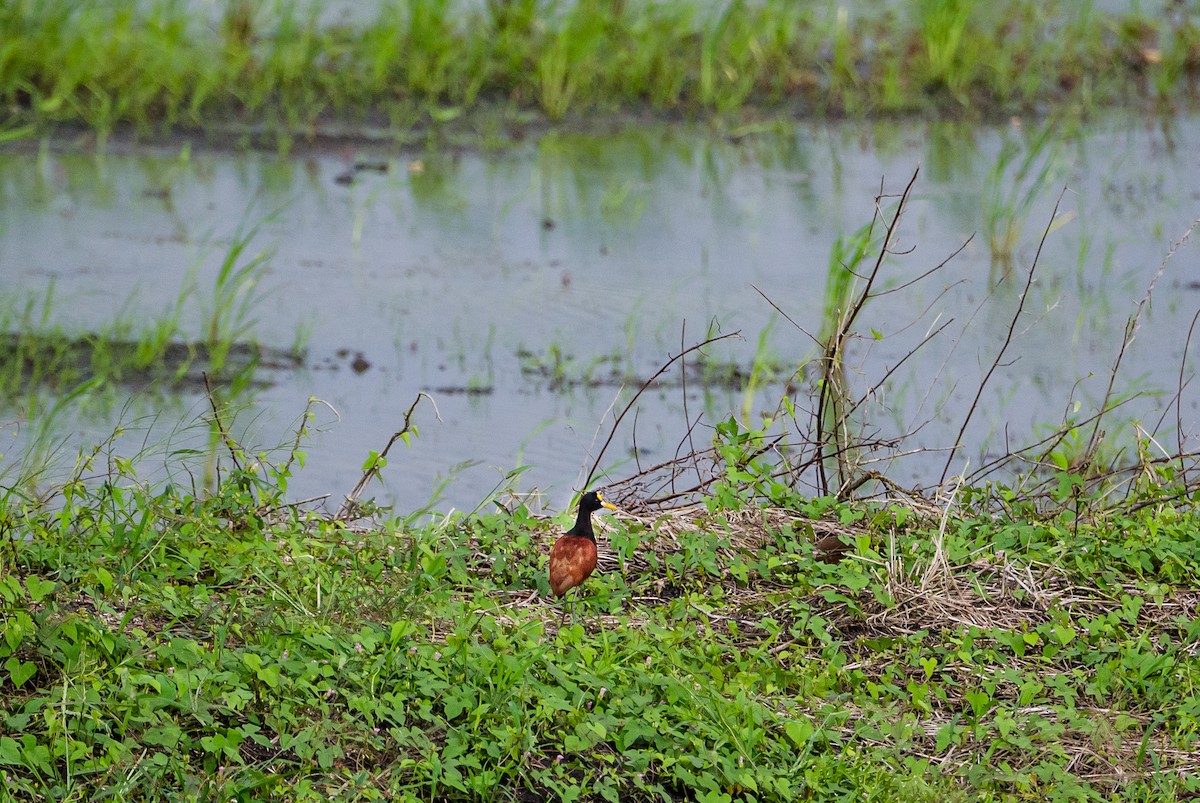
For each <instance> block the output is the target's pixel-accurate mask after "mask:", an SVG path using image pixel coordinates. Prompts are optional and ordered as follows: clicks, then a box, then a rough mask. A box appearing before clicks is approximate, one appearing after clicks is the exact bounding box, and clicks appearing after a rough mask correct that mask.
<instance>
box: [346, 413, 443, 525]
mask: <svg viewBox="0 0 1200 803" xmlns="http://www.w3.org/2000/svg"><path fill="white" fill-rule="evenodd" d="M423 398H424V399H429V403H430V404H432V405H433V414H434V415H435V416H436V417H437V420H438V421H441V420H442V414H441V412H440V411H439V410H438V407H437V402H436V401H434V400H433V397H432V396H430V395H429V394H428V393H426V392H425V391H421V392H419V393H418V394H417V398H415V399H413V403H412V404H411V405H410V406H409V408H408V411H407V412H406V413H405V414H404V425H403V426H401V427H400V431H399V432H396V433H394V434H393V435H392V437H391V438H390V439H389V440H388V442H387V446H384V447H383V451H382V452H380V453H379V455H378V456H377V457H376V458H375V459H374V460H372V461H371V464H370V465H369V466H367V468H366V470H365V471H363V475H362V478H361V479H359V481H358V483H357V484H356V485H355V486H354V488H353V489H352V490H351V491H350V493H348V494H346V498H345V499H344V500H343V501H342V506H341V508H340V509H339V510H338V513H337V516H335V517H334V518H335V519H337V520H338V521H348V520H349V518H350V516H351V515H352V514H353V512H354V510H355V509H356V508H357V506H358V497H359V496H360V495H361V494H362V492H363V490H364V489H365V488H366V487H367V485H368V484H369V483H370V482H371V480H373V479H375V478H376V477H378V476H379V472H380V470H381V469H382V468H383V465H384V463H385V462H386V458H387V455H388V452H389V451H391V449H392V447H393V446H394V445H395V444H396V441H398V440H400V439H401V438H404V439H405V440H406V441H407V436H408V435H409V433H411V432H412V431H413V427H412V417H413V413H414V412H416V409H417V405H418V404H420V403H421V399H423Z"/></svg>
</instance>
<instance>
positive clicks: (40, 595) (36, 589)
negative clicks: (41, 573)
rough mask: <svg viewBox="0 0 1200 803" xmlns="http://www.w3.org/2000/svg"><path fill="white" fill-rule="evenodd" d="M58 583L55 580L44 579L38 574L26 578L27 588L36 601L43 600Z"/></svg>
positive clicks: (31, 597)
mask: <svg viewBox="0 0 1200 803" xmlns="http://www.w3.org/2000/svg"><path fill="white" fill-rule="evenodd" d="M57 585H58V583H56V582H54V581H53V580H43V579H42V578H40V577H38V576H37V575H36V574H31V575H29V576H28V577H26V578H25V588H26V590H28V591H29V598H30V599H31V600H33V601H34V602H41V601H42V600H43V599H44V598H45V596H46V595H47V594H49V593H50V592H51V591H53V590H54V587H55V586H57Z"/></svg>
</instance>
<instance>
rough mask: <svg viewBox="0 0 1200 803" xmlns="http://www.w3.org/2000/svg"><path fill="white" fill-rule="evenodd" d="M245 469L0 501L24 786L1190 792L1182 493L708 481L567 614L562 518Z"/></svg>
mask: <svg viewBox="0 0 1200 803" xmlns="http://www.w3.org/2000/svg"><path fill="white" fill-rule="evenodd" d="M233 455H234V457H235V461H234V468H232V470H229V471H223V472H220V473H221V476H222V477H223V479H222V482H221V484H220V486H219V487H217V488H216V489H215V492H214V493H212V494H211V495H205V494H201V495H197V494H196V493H194V492H193V491H192V490H191V489H189V488H186V487H181V486H179V485H173V484H169V483H159V484H150V483H146V482H144V481H140V480H139V479H138V478H137V477H136V476H135V474H134V473H133V468H132V466H131V465H130V464H128V462H122V461H117V462H116V463H115V464H113V468H112V469H111V470H110V472H109V473H108V475H107V476H105V477H104V478H103V479H102V480H99V481H95V480H93V481H88V482H85V481H84V480H83V479H82V477H84V476H87V475H88V474H89V473H90V468H89V467H88V466H86V465H83V466H81V468H80V469H79V471H78V472H77V474H76V476H75V478H74V479H72V480H71V481H69V482H68V483H66V484H65V485H64V486H63V487H61V488H60V489H58V491H57V494H56V495H55V497H54V498H53V499H52V500H51V503H50V504H45V503H43V501H37V502H34V501H33V500H27V499H26V498H24V497H23V496H22V495H21V493H20V492H18V491H16V490H12V489H9V490H7V491H5V492H4V493H3V495H2V496H0V530H2V531H3V534H4V535H5V536H6V537H5V540H4V542H3V543H2V544H0V555H2V556H3V563H2V564H0V606H3V609H4V613H5V615H4V617H3V619H2V620H0V667H2V668H0V687H2V688H3V694H0V776H2V777H3V779H4V786H3V788H4V790H5V792H4V794H5V795H6V796H7V797H8V798H10V799H11V798H13V797H15V798H19V799H34V798H38V797H48V798H54V799H68V798H72V797H77V798H91V797H97V796H98V797H110V798H113V799H120V800H145V799H163V798H167V797H172V798H183V799H193V800H202V799H203V800H207V799H217V798H220V799H251V798H253V799H275V800H325V799H344V800H363V799H397V798H399V799H409V800H416V799H438V800H483V799H487V800H528V799H531V798H537V799H547V798H562V799H564V800H671V799H679V798H681V797H682V798H687V799H696V800H707V801H728V800H732V799H740V800H762V801H766V800H794V799H822V800H824V799H850V798H854V799H860V798H862V797H863V796H867V797H870V798H875V799H896V800H929V801H944V800H967V799H1001V798H1005V799H1013V800H1030V801H1033V800H1037V801H1042V800H1063V799H1071V800H1088V799H1091V800H1147V799H1155V800H1169V799H1183V798H1185V797H1188V796H1191V795H1193V794H1196V793H1197V792H1200V784H1198V782H1197V780H1196V779H1197V775H1196V774H1195V772H1194V771H1193V770H1194V768H1195V766H1196V765H1197V762H1200V751H1198V750H1197V748H1196V744H1197V741H1198V740H1197V726H1198V722H1200V682H1198V681H1200V657H1198V656H1197V655H1196V654H1195V649H1194V645H1195V642H1196V639H1197V637H1198V636H1200V610H1198V604H1200V592H1198V591H1196V589H1197V588H1200V558H1198V557H1197V556H1198V555H1200V536H1198V535H1197V533H1200V516H1198V515H1197V513H1196V512H1195V510H1194V509H1193V508H1191V507H1190V506H1183V507H1180V508H1176V507H1173V506H1170V505H1166V504H1158V505H1153V506H1145V507H1141V508H1139V509H1131V510H1127V511H1126V512H1124V513H1119V514H1118V513H1114V514H1113V515H1112V516H1110V517H1107V518H1103V519H1098V520H1095V521H1091V522H1086V523H1085V522H1080V521H1078V520H1075V519H1074V518H1073V517H1070V516H1066V515H1056V516H1049V517H1046V516H1042V517H1029V516H1027V515H1025V513H1022V514H1020V515H1017V516H1012V517H1005V516H997V515H994V514H993V513H986V512H984V510H983V508H984V507H985V505H984V504H982V503H981V504H978V505H977V504H976V502H982V500H987V499H991V498H992V494H991V493H990V492H989V493H987V494H981V495H979V496H978V497H972V496H971V495H970V494H966V493H963V494H960V497H959V499H958V500H957V502H955V503H954V504H952V505H951V507H952V508H953V509H954V510H956V511H957V512H955V513H953V514H952V515H951V514H948V512H947V511H946V510H939V509H938V508H936V507H933V506H929V505H921V504H916V503H914V504H905V505H899V504H891V503H889V504H884V503H872V504H868V503H856V504H853V505H851V504H845V503H839V502H837V501H836V500H833V499H828V498H817V499H808V500H804V499H800V498H798V497H794V496H793V497H788V498H786V499H785V498H782V497H781V498H778V499H775V500H770V499H765V498H760V499H759V501H758V502H757V503H756V504H744V503H743V502H740V501H738V500H739V499H740V498H741V497H739V496H738V494H734V495H733V496H729V495H728V493H727V490H726V489H718V493H717V494H716V495H715V496H713V497H711V498H710V499H709V504H708V505H707V506H702V507H700V508H689V509H686V510H681V511H676V512H674V513H664V514H661V515H658V516H640V517H635V516H631V515H623V516H618V517H616V518H604V519H602V520H601V521H600V522H599V526H600V528H601V538H600V541H601V565H600V570H599V572H598V573H597V575H595V576H594V577H593V578H591V579H590V580H589V581H588V582H587V583H586V584H585V585H584V586H583V587H582V588H581V589H580V591H578V592H572V593H573V594H578V597H577V598H575V597H568V599H569V600H570V602H568V603H567V609H566V611H564V610H563V608H562V606H561V604H560V603H556V602H554V601H551V599H550V598H549V593H548V586H547V581H546V576H545V569H546V566H545V564H546V554H547V552H548V549H549V546H550V544H551V543H552V541H553V539H554V538H555V537H556V536H557V534H558V533H559V532H561V530H562V527H563V525H564V524H565V522H566V519H565V518H560V519H557V520H552V521H551V520H545V519H541V518H538V517H534V516H532V515H531V514H530V513H529V512H528V511H527V510H526V509H525V508H524V507H523V506H517V507H515V508H513V509H511V510H500V511H498V512H494V513H475V514H471V515H465V516H463V515H460V516H453V517H449V518H442V519H439V520H438V521H436V522H435V523H432V524H428V525H425V526H415V525H413V524H412V523H411V522H410V523H409V524H407V525H406V524H404V523H402V522H398V521H387V520H383V519H360V520H357V521H346V520H338V519H336V518H333V517H330V516H327V515H321V514H318V513H316V512H312V511H306V510H303V509H300V508H298V507H296V506H293V505H288V504H285V503H284V492H285V491H286V487H287V480H288V475H289V472H290V468H291V465H292V462H291V461H290V460H289V461H288V462H286V463H285V464H283V465H282V466H273V465H272V464H270V463H269V462H267V461H266V460H263V459H259V460H254V459H251V458H250V457H249V456H247V455H244V454H243V455H241V456H240V457H237V453H236V452H234V453H233ZM722 498H724V499H726V500H727V502H729V503H728V504H724V503H722V502H721V499H722ZM948 504H949V503H948ZM976 508H978V509H976ZM829 538H834V539H838V540H840V541H841V542H842V543H844V544H845V545H846V546H847V547H848V548H849V551H848V553H847V556H846V557H845V558H844V559H843V560H841V561H836V560H834V561H831V562H825V561H824V560H821V558H822V557H823V556H822V555H821V554H819V553H817V552H815V550H814V543H815V542H817V541H820V542H821V543H822V544H824V545H826V546H827V544H828V541H827V540H825V539H829ZM563 613H565V614H566V615H565V621H563V623H562V624H561V625H560V624H559V622H560V617H561V615H562V614H563Z"/></svg>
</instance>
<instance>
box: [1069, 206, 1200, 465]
mask: <svg viewBox="0 0 1200 803" xmlns="http://www.w3.org/2000/svg"><path fill="white" fill-rule="evenodd" d="M1198 224H1200V218H1198V219H1196V220H1193V221H1192V224H1191V225H1190V226H1188V227H1187V231H1185V232H1184V233H1183V236H1182V237H1180V238H1179V239H1178V240H1176V241H1175V242H1174V243H1173V244H1172V245H1171V249H1170V250H1169V251H1167V255H1166V256H1165V257H1163V260H1162V262H1161V263H1160V264H1159V266H1158V270H1157V271H1156V272H1155V273H1154V277H1153V278H1152V279H1150V284H1149V286H1147V287H1146V293H1145V295H1143V296H1142V300H1141V301H1139V302H1138V305H1137V308H1136V309H1135V310H1134V311H1133V314H1132V315H1130V316H1129V320H1128V321H1127V322H1126V323H1125V335H1124V337H1122V338H1121V348H1120V349H1119V350H1118V351H1117V358H1116V360H1115V361H1114V362H1113V367H1112V370H1111V371H1110V372H1109V374H1108V387H1107V388H1106V389H1105V391H1104V399H1103V400H1102V401H1101V402H1100V409H1101V410H1103V409H1104V408H1105V406H1106V405H1107V404H1108V400H1109V399H1111V398H1112V394H1113V386H1114V385H1116V382H1117V373H1118V372H1119V371H1120V370H1121V361H1122V360H1123V359H1124V358H1125V352H1126V350H1127V349H1128V348H1129V346H1130V344H1132V343H1133V339H1134V338H1135V337H1136V336H1137V330H1138V328H1139V327H1140V325H1141V318H1142V310H1144V309H1145V308H1146V305H1147V304H1149V303H1150V299H1151V297H1153V295H1154V287H1155V285H1157V284H1158V280H1159V278H1161V277H1162V275H1163V273H1164V272H1165V271H1166V269H1167V263H1168V262H1170V261H1171V259H1172V257H1174V256H1175V252H1176V251H1178V250H1179V249H1180V248H1182V247H1183V246H1184V245H1185V244H1186V243H1187V241H1188V240H1189V239H1191V236H1192V232H1193V231H1194V230H1195V229H1196V226H1197V225H1198ZM1099 445H1100V419H1099V418H1097V419H1096V425H1095V426H1094V427H1092V435H1091V437H1090V438H1088V448H1087V451H1086V452H1085V454H1088V455H1091V454H1094V453H1095V451H1096V449H1097V447H1099Z"/></svg>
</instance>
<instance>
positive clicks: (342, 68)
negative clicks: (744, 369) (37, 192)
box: [0, 0, 1200, 143]
mask: <svg viewBox="0 0 1200 803" xmlns="http://www.w3.org/2000/svg"><path fill="white" fill-rule="evenodd" d="M216 6H217V9H216V12H217V13H216V14H215V15H214V14H213V13H212V12H210V11H209V10H208V7H207V6H206V5H204V4H201V5H196V4H189V3H184V2H179V1H178V0H147V2H136V3H135V2H114V3H90V4H79V3H75V2H72V1H71V0H14V2H9V3H5V4H4V5H3V6H2V7H0V42H3V45H2V46H0V108H3V109H4V117H5V118H6V119H7V123H6V124H5V129H4V131H3V134H2V136H4V137H5V138H13V137H20V136H25V135H28V134H32V133H35V132H38V131H45V130H46V129H47V128H48V127H52V126H56V125H61V124H66V125H72V126H77V125H82V126H85V127H87V128H90V129H93V130H95V131H96V132H98V133H100V134H102V135H103V134H107V133H108V132H111V131H113V130H114V129H116V128H118V127H133V128H134V129H136V130H137V131H138V132H142V133H147V132H155V131H162V130H164V129H171V130H200V131H203V132H206V133H209V134H214V135H215V134H225V135H230V134H233V135H235V136H237V135H246V136H255V135H259V134H261V135H266V136H275V137H279V138H280V142H283V143H286V142H288V141H291V140H292V139H293V138H310V137H314V136H318V135H330V136H351V137H353V136H362V135H363V134H364V133H365V131H366V130H367V129H369V128H372V127H374V128H375V130H377V131H378V129H380V128H382V129H383V134H382V135H384V136H393V137H402V136H404V135H405V133H406V132H408V131H410V130H412V129H413V128H414V127H430V126H432V127H439V126H443V125H446V124H449V123H452V121H460V122H461V121H467V123H468V124H467V126H466V128H467V129H469V130H473V131H475V132H476V133H484V134H486V133H487V130H488V129H489V127H492V126H494V125H499V126H501V127H503V128H506V129H511V130H520V129H523V128H524V127H526V126H527V125H528V124H530V123H535V122H537V121H538V120H542V119H549V120H559V119H562V118H564V117H567V116H569V115H575V114H580V113H587V112H592V111H604V112H612V111H627V112H635V113H636V112H641V111H643V110H650V111H653V112H655V113H659V114H668V115H677V114H681V113H682V114H686V115H710V114H713V113H717V114H725V113H730V112H734V111H736V110H739V109H746V108H753V109H758V110H761V111H762V112H764V113H767V114H773V115H784V116H792V115H805V116H810V115H829V114H833V115H838V114H855V115H858V114H909V113H927V112H930V111H934V112H946V113H952V114H956V115H958V114H962V113H964V112H968V113H973V114H979V113H982V114H985V115H991V116H995V115H1000V114H1008V113H1019V112H1024V111H1027V110H1030V109H1034V108H1038V107H1040V106H1043V105H1044V104H1046V103H1048V102H1054V103H1066V104H1068V105H1073V106H1075V107H1076V108H1077V109H1079V110H1080V111H1085V110H1087V109H1090V108H1094V107H1096V106H1097V105H1104V104H1113V103H1128V102H1133V103H1144V102H1145V99H1147V98H1148V99H1150V100H1151V101H1153V102H1156V103H1162V104H1167V105H1171V104H1174V103H1176V102H1180V101H1185V100H1186V99H1187V98H1188V97H1189V96H1190V94H1191V90H1192V88H1193V81H1194V77H1195V75H1196V73H1197V69H1198V68H1200V25H1198V24H1197V20H1196V18H1195V13H1196V12H1195V10H1194V9H1192V8H1190V7H1188V6H1186V5H1184V4H1167V6H1168V10H1167V11H1166V12H1165V13H1161V14H1156V13H1152V12H1150V11H1142V10H1140V8H1139V7H1138V6H1136V5H1135V6H1133V8H1132V9H1130V10H1127V11H1121V12H1118V11H1105V10H1100V9H1098V8H1096V7H1095V6H1094V4H1093V3H1090V2H1082V3H1076V2H1066V1H1065V0H1051V2H1044V0H1017V1H1016V2H1010V3H1003V4H996V3H977V2H971V1H970V0H918V1H917V2H911V3H887V4H878V3H861V4H858V5H855V4H849V5H843V4H830V3H818V2H797V1H796V0H760V1H759V2H754V1H751V2H742V1H741V0H737V1H724V0H723V1H721V2H712V3H709V2H700V0H672V2H651V0H622V2H610V0H488V1H487V2H480V3H474V2H460V1H459V0H403V1H401V0H380V2H378V3H376V4H372V9H371V10H369V11H356V12H355V14H354V15H353V16H352V17H350V18H346V19H330V18H329V15H328V14H323V13H322V5H321V4H320V3H303V2H295V3H293V2H277V1H276V0H224V1H223V2H221V3H217V4H216ZM98 31H103V32H104V34H103V36H98V35H97V32H98ZM488 120H492V121H493V122H491V123H489V122H488Z"/></svg>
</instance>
